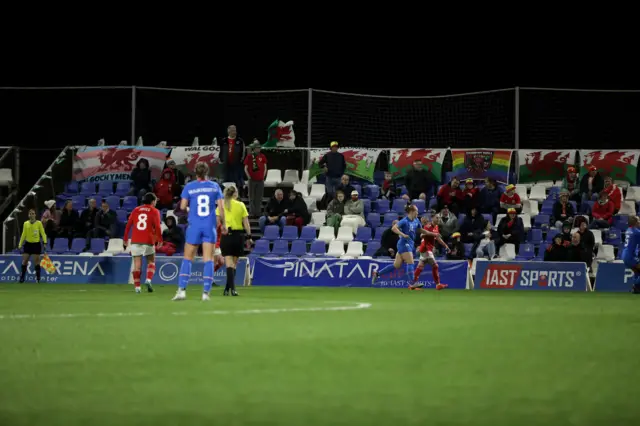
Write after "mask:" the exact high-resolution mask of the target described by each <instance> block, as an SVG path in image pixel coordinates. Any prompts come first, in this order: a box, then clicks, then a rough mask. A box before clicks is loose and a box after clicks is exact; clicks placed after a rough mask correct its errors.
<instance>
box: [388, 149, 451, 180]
mask: <svg viewBox="0 0 640 426" xmlns="http://www.w3.org/2000/svg"><path fill="white" fill-rule="evenodd" d="M446 153H447V150H446V149H422V148H421V149H407V148H403V149H391V150H390V155H389V158H390V161H389V171H390V172H391V173H392V174H393V178H394V179H396V178H399V177H402V176H405V175H406V174H407V172H408V171H409V170H411V169H412V168H413V162H414V161H416V160H419V161H420V162H422V165H423V167H424V168H425V169H426V170H428V171H429V172H430V173H431V175H432V177H433V179H434V180H435V181H436V182H440V180H442V162H443V161H444V155H445V154H446Z"/></svg>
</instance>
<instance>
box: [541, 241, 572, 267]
mask: <svg viewBox="0 0 640 426" xmlns="http://www.w3.org/2000/svg"><path fill="white" fill-rule="evenodd" d="M567 259H568V257H567V247H566V246H565V245H564V242H563V241H562V235H560V234H558V235H556V236H555V237H553V244H551V245H550V246H549V247H547V250H546V251H545V253H544V261H545V262H566V261H567Z"/></svg>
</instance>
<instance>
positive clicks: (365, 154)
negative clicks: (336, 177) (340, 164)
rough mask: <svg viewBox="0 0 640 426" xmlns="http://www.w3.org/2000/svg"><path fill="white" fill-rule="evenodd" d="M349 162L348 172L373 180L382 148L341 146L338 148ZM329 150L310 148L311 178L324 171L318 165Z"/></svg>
mask: <svg viewBox="0 0 640 426" xmlns="http://www.w3.org/2000/svg"><path fill="white" fill-rule="evenodd" d="M338 151H339V152H340V153H342V155H344V159H345V161H346V163H347V170H346V173H347V174H348V175H351V176H355V177H357V178H360V179H365V180H368V181H369V182H373V172H374V170H375V168H376V161H378V156H379V155H380V152H382V151H383V150H382V149H371V148H348V147H345V148H340V149H338ZM327 152H329V150H328V149H310V150H309V155H310V161H311V166H310V167H309V179H311V178H313V177H316V176H318V175H319V174H322V173H324V171H323V170H322V168H321V167H320V166H319V165H318V163H319V162H320V159H321V158H322V156H323V155H325V154H326V153H327Z"/></svg>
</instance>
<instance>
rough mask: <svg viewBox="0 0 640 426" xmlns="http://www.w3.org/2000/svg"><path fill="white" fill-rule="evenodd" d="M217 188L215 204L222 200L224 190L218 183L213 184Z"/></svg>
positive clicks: (214, 197)
mask: <svg viewBox="0 0 640 426" xmlns="http://www.w3.org/2000/svg"><path fill="white" fill-rule="evenodd" d="M213 184H214V185H215V186H216V188H217V189H218V190H217V191H216V193H215V195H214V196H213V202H214V204H215V202H216V201H218V200H220V199H222V188H220V185H218V184H217V183H216V182H214V183H213Z"/></svg>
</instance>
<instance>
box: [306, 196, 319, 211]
mask: <svg viewBox="0 0 640 426" xmlns="http://www.w3.org/2000/svg"><path fill="white" fill-rule="evenodd" d="M304 202H305V203H306V204H307V210H309V212H310V213H313V212H316V211H318V207H317V206H316V199H315V198H313V197H304Z"/></svg>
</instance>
